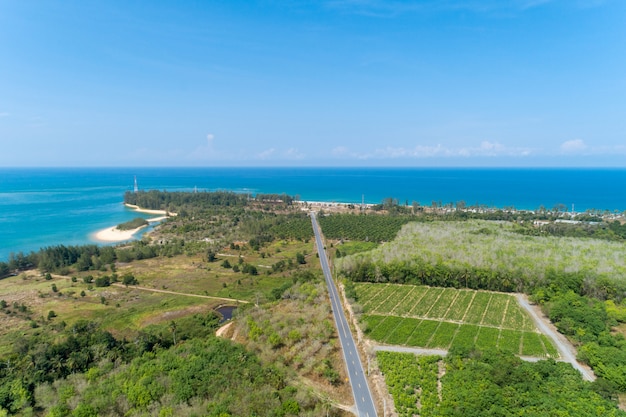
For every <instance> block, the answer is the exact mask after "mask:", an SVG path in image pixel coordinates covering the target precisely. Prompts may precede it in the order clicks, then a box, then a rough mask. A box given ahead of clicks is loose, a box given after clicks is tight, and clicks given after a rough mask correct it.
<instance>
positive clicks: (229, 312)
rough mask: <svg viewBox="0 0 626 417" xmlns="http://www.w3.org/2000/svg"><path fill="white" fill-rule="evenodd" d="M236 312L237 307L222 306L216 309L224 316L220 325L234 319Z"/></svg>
mask: <svg viewBox="0 0 626 417" xmlns="http://www.w3.org/2000/svg"><path fill="white" fill-rule="evenodd" d="M235 310H237V307H235V306H221V307H218V308H216V309H215V311H217V312H218V313H219V314H220V315H221V316H222V320H221V321H220V323H223V322H225V321H228V320H230V319H232V318H233V312H235Z"/></svg>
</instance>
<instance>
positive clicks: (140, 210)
mask: <svg viewBox="0 0 626 417" xmlns="http://www.w3.org/2000/svg"><path fill="white" fill-rule="evenodd" d="M124 207H126V208H129V209H132V210H134V211H137V212H139V213H147V214H162V215H163V216H166V217H168V216H178V213H172V212H168V211H167V210H150V209H144V208H141V207H139V206H136V205H134V204H128V203H124ZM148 221H150V220H149V219H148Z"/></svg>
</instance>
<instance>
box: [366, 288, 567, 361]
mask: <svg viewBox="0 0 626 417" xmlns="http://www.w3.org/2000/svg"><path fill="white" fill-rule="evenodd" d="M356 292H357V299H358V302H359V303H360V304H361V305H362V306H363V312H364V314H363V316H362V323H363V327H364V329H365V333H366V334H367V335H368V336H369V337H370V338H372V339H373V340H375V341H377V342H381V343H386V344H393V345H405V346H413V347H424V348H438V349H450V348H451V347H457V346H462V347H472V346H477V347H479V348H482V349H486V348H496V347H497V348H501V349H503V350H507V351H510V352H512V353H514V354H516V355H523V356H534V357H552V358H554V357H558V353H557V350H556V348H555V347H554V346H553V345H552V343H551V342H550V341H549V339H548V338H547V337H546V336H545V335H543V334H541V333H539V331H538V330H537V329H536V328H535V326H534V323H533V321H532V319H531V318H530V316H529V315H528V314H527V313H526V312H525V311H524V310H523V309H522V308H521V307H520V306H519V304H518V303H517V300H516V299H515V297H514V296H513V295H510V294H502V293H493V292H486V291H473V290H457V289H452V288H430V287H423V286H412V285H396V284H356Z"/></svg>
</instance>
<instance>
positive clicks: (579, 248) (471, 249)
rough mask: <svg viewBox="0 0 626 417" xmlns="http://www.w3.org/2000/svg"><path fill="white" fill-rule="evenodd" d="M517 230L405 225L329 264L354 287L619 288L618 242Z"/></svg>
mask: <svg viewBox="0 0 626 417" xmlns="http://www.w3.org/2000/svg"><path fill="white" fill-rule="evenodd" d="M520 230H522V231H523V229H520V226H519V225H516V224H515V223H507V222H494V221H478V220H472V221H466V222H429V223H426V222H412V223H409V224H406V225H404V226H403V227H402V230H401V231H400V232H399V233H398V235H397V236H396V238H395V239H394V240H393V241H391V242H389V243H387V244H385V245H381V246H379V247H377V248H375V249H373V250H371V251H368V252H361V253H356V254H354V255H350V256H345V257H342V258H340V259H337V260H336V264H335V266H336V268H337V270H338V271H340V272H341V273H342V274H343V275H344V276H346V277H347V278H348V279H350V280H352V281H355V282H356V281H358V282H396V283H411V284H425V285H434V286H441V287H454V288H473V289H485V290H494V291H505V292H510V291H519V292H526V291H528V290H532V289H534V288H535V287H537V286H538V285H539V286H541V285H543V284H545V283H547V282H551V281H556V282H558V283H560V284H559V285H564V284H565V283H567V285H568V286H569V287H570V288H577V287H580V285H581V283H582V281H583V280H586V281H587V284H586V285H590V283H593V284H595V283H596V282H599V283H601V284H598V286H597V288H596V287H593V288H594V291H598V294H599V295H604V297H606V296H616V295H618V294H619V293H620V291H621V289H622V287H625V286H626V284H625V283H624V280H623V278H622V277H624V276H625V275H626V246H625V245H624V244H623V243H622V242H611V241H606V240H598V239H581V238H573V237H555V236H529V235H525V234H521V233H519V232H520ZM587 290H589V288H588V289H587Z"/></svg>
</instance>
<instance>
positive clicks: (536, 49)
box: [0, 0, 626, 167]
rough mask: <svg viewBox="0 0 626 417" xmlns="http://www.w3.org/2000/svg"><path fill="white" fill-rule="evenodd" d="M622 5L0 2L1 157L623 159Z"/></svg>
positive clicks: (570, 0)
mask: <svg viewBox="0 0 626 417" xmlns="http://www.w3.org/2000/svg"><path fill="white" fill-rule="evenodd" d="M625 22H626V2H625V1H623V0H509V1H505V0H464V1H461V0H438V1H435V0H422V1H394V0H389V1H379V0H328V1H324V0H320V1H315V2H309V1H298V0H282V1H275V0H267V1H258V2H255V1H245V2H243V1H237V0H230V1H184V2H177V1H167V2H166V1H152V2H148V1H115V0H110V1H60V0H59V1H52V0H49V1H39V2H29V1H21V0H0V144H1V148H0V149H1V151H0V166H326V165H328V166H416V167H425V166H529V167H533V166H617V167H626V24H625Z"/></svg>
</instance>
